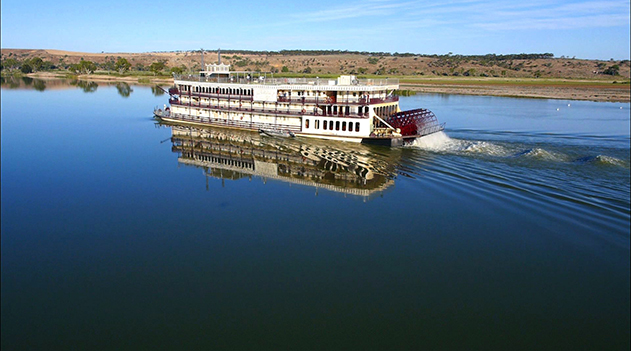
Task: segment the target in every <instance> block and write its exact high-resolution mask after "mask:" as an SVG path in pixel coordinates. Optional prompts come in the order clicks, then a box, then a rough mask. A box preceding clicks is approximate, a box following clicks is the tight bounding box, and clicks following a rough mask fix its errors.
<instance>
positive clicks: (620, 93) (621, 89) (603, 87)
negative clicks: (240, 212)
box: [28, 72, 631, 102]
mask: <svg viewBox="0 0 631 351" xmlns="http://www.w3.org/2000/svg"><path fill="white" fill-rule="evenodd" d="M28 76H29V77H32V78H67V76H64V75H60V74H58V73H51V72H38V73H31V74H28ZM73 77H74V78H75V79H79V80H86V81H93V82H97V83H98V82H126V83H134V84H173V78H170V77H165V76H157V77H151V76H116V75H103V74H90V75H78V76H73ZM400 88H401V89H404V90H411V91H414V92H419V93H434V94H462V95H482V96H508V97H522V98H537V99H561V100H586V101H599V102H630V101H631V85H629V83H628V81H626V82H617V81H603V80H561V79H559V80H550V79H545V80H544V79H542V80H539V79H508V78H506V79H504V78H486V79H480V78H469V79H464V78H459V79H450V78H447V79H445V78H438V79H437V78H400Z"/></svg>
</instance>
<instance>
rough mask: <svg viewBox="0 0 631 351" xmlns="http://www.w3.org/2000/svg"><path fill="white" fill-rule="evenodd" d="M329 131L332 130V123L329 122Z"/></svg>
mask: <svg viewBox="0 0 631 351" xmlns="http://www.w3.org/2000/svg"><path fill="white" fill-rule="evenodd" d="M329 130H333V121H329Z"/></svg>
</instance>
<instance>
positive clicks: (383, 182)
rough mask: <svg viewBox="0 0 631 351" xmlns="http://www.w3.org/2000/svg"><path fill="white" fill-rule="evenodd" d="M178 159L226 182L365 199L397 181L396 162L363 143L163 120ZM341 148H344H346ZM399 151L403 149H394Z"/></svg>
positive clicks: (379, 192) (208, 175)
mask: <svg viewBox="0 0 631 351" xmlns="http://www.w3.org/2000/svg"><path fill="white" fill-rule="evenodd" d="M160 125H161V126H167V127H169V128H171V133H172V137H171V142H172V144H173V145H172V151H173V152H175V153H177V154H178V162H179V163H180V164H184V165H190V166H195V167H199V168H202V169H203V170H204V174H205V175H206V176H207V177H211V178H218V179H222V180H237V179H242V178H249V179H252V177H260V178H261V179H262V180H263V183H265V182H266V181H267V180H269V179H273V180H280V181H282V182H287V183H291V184H299V185H306V186H311V187H315V188H316V194H317V193H318V190H319V189H326V190H330V191H334V192H339V193H343V194H348V195H356V196H362V197H364V198H365V199H366V198H370V197H373V196H374V195H376V194H377V195H378V194H381V193H382V192H383V191H384V190H386V189H388V188H389V187H391V186H392V185H394V177H395V167H394V163H393V162H392V161H391V160H389V159H388V157H392V155H388V156H387V157H386V156H384V155H381V154H375V153H373V152H371V149H370V148H369V147H368V146H365V145H360V144H350V143H340V142H330V141H320V140H313V139H307V140H305V139H302V138H295V139H294V138H282V137H270V136H267V135H264V134H263V135H259V134H257V133H253V132H249V131H237V130H232V129H223V128H214V127H197V126H195V127H192V126H182V125H171V124H165V123H161V124H160ZM342 147H343V150H344V151H342ZM395 154H398V152H395Z"/></svg>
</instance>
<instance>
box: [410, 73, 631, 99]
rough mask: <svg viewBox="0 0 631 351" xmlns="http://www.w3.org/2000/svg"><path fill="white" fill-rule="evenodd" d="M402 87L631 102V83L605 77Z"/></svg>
mask: <svg viewBox="0 0 631 351" xmlns="http://www.w3.org/2000/svg"><path fill="white" fill-rule="evenodd" d="M400 86H401V89H406V90H411V91H415V92H421V93H436V94H463V95H482V96H507V97H523V98H536V99H561V100H586V101H599V102H630V101H631V86H630V85H629V83H628V81H627V82H623V83H619V82H614V81H602V80H536V79H528V80H515V79H501V78H499V79H498V78H493V79H470V80H465V79H458V80H456V79H431V78H430V79H414V80H412V79H401V83H400Z"/></svg>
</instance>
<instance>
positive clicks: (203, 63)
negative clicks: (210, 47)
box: [201, 48, 205, 71]
mask: <svg viewBox="0 0 631 351" xmlns="http://www.w3.org/2000/svg"><path fill="white" fill-rule="evenodd" d="M201 51H202V69H201V70H202V71H204V70H205V69H204V49H203V48H202V49H201Z"/></svg>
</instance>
